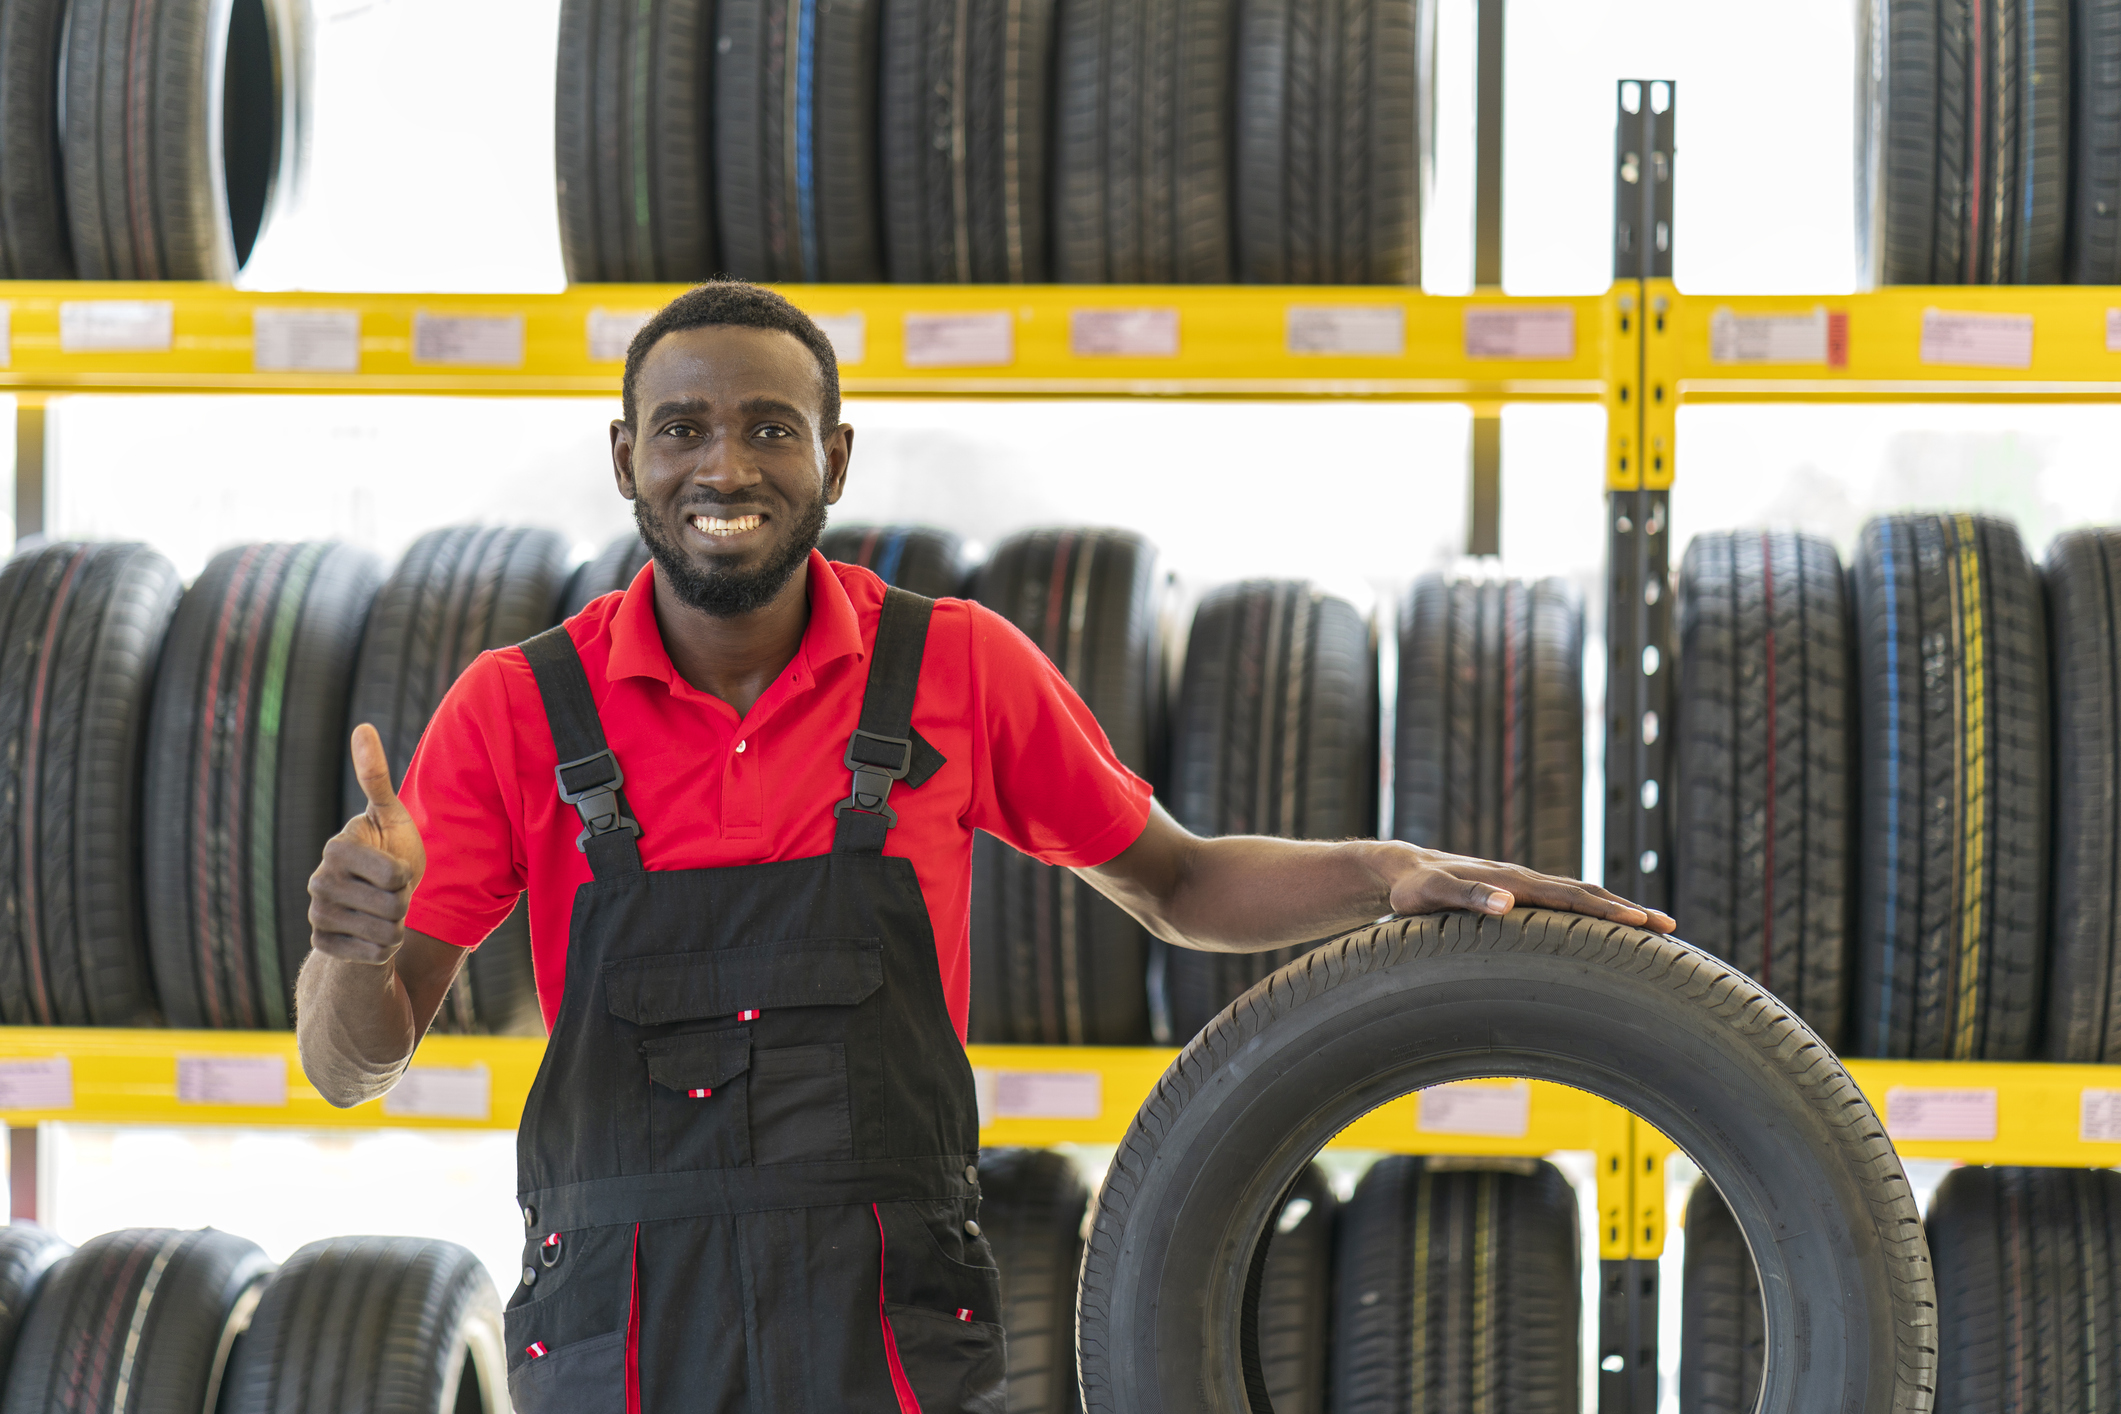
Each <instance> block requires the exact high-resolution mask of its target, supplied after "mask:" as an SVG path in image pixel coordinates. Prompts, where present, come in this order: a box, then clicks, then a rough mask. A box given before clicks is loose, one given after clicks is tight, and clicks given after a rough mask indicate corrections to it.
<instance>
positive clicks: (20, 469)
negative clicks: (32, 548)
mask: <svg viewBox="0 0 2121 1414" xmlns="http://www.w3.org/2000/svg"><path fill="white" fill-rule="evenodd" d="M43 532H44V403H43V402H42V401H41V400H35V401H33V400H32V399H30V398H27V397H22V398H18V399H16V402H15V539H16V540H18V541H19V540H21V539H22V538H23V537H24V536H26V535H41V534H42V533H43Z"/></svg>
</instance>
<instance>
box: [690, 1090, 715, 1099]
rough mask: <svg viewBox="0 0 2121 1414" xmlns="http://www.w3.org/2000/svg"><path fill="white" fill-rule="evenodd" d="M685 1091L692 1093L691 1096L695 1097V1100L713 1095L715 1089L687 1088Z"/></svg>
mask: <svg viewBox="0 0 2121 1414" xmlns="http://www.w3.org/2000/svg"><path fill="white" fill-rule="evenodd" d="M685 1093H686V1094H687V1095H690V1096H691V1097H692V1098H693V1099H695V1100H704V1099H706V1098H707V1097H708V1096H709V1095H712V1094H713V1093H714V1091H712V1090H687V1091H686V1092H685Z"/></svg>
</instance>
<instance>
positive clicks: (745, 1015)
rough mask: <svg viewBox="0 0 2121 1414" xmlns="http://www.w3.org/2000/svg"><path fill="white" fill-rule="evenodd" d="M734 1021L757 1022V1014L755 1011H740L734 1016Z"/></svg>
mask: <svg viewBox="0 0 2121 1414" xmlns="http://www.w3.org/2000/svg"><path fill="white" fill-rule="evenodd" d="M736 1019H737V1020H738V1021H757V1020H758V1019H759V1014H758V1013H757V1012H756V1011H740V1012H738V1013H737V1014H736Z"/></svg>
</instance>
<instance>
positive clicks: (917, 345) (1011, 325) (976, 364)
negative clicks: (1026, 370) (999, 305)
mask: <svg viewBox="0 0 2121 1414" xmlns="http://www.w3.org/2000/svg"><path fill="white" fill-rule="evenodd" d="M905 356H906V367H908V368H1002V367H1006V366H1007V365H1009V364H1012V363H1014V362H1016V320H1015V318H1014V317H1013V316H1011V315H1010V314H1009V313H1008V312H1007V311H996V312H994V313H991V314H909V315H907V316H906V355H905Z"/></svg>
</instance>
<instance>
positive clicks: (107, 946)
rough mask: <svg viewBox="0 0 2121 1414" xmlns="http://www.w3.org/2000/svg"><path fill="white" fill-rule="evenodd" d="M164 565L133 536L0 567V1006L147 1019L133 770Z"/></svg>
mask: <svg viewBox="0 0 2121 1414" xmlns="http://www.w3.org/2000/svg"><path fill="white" fill-rule="evenodd" d="M178 593H179V589H178V581H177V571H176V569H175V567H173V566H172V565H171V564H170V562H169V561H168V560H166V559H164V558H163V557H162V556H160V555H158V554H156V553H155V552H154V551H153V550H150V549H148V548H147V547H146V546H145V545H126V544H78V543H67V544H56V545H44V546H41V547H39V548H36V549H33V550H25V551H23V552H22V553H21V554H19V555H16V556H15V557H14V558H13V559H11V560H9V561H8V562H7V565H6V567H5V568H4V569H0V1019H4V1020H5V1022H6V1024H8V1025H10V1026H23V1025H41V1026H137V1025H146V1024H151V1023H152V1022H153V1021H154V1020H155V995H154V986H153V977H152V973H151V972H150V969H149V965H148V960H147V934H146V921H145V899H144V898H143V897H142V895H141V887H140V849H141V840H142V837H143V834H144V831H143V830H142V828H141V814H140V768H141V757H142V750H143V748H144V746H145V744H146V739H147V716H148V701H149V696H150V693H151V690H152V688H153V685H154V679H155V662H156V658H157V657H158V655H159V654H160V653H161V651H162V640H163V637H164V635H165V634H167V633H168V631H169V623H170V618H171V616H172V615H173V614H174V613H175V612H176V608H177V597H178Z"/></svg>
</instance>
